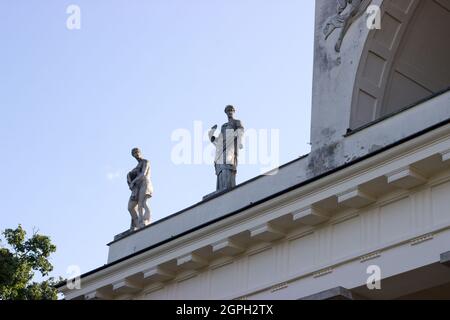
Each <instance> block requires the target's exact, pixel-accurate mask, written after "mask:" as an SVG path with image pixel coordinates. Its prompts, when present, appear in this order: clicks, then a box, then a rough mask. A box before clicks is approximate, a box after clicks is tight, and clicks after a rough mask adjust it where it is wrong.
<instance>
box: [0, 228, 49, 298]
mask: <svg viewBox="0 0 450 320" xmlns="http://www.w3.org/2000/svg"><path fill="white" fill-rule="evenodd" d="M2 235H3V236H4V239H5V241H6V243H7V246H4V245H3V244H2V243H1V242H0V300H56V299H57V290H56V289H55V287H54V286H55V285H56V283H57V282H56V281H55V280H54V279H53V278H48V279H47V280H45V281H42V282H39V283H38V282H34V281H33V278H34V275H35V272H36V271H37V272H39V273H40V274H41V275H42V277H47V276H48V274H49V273H50V272H51V271H52V270H53V266H52V264H51V263H50V262H49V260H48V258H49V257H50V255H51V254H52V253H53V252H55V251H56V246H55V245H53V244H52V243H51V241H50V238H49V237H47V236H44V235H40V234H37V233H35V234H33V236H32V237H31V238H28V239H27V238H26V235H27V234H26V232H25V230H24V229H23V228H22V226H21V225H19V226H18V227H17V229H6V230H5V231H3V232H2Z"/></svg>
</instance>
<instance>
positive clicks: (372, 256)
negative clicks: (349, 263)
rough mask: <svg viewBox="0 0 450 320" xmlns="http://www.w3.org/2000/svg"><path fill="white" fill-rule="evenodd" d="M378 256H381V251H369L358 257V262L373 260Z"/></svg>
mask: <svg viewBox="0 0 450 320" xmlns="http://www.w3.org/2000/svg"><path fill="white" fill-rule="evenodd" d="M379 257H381V251H377V252H373V253H369V254H367V255H364V256H362V257H361V258H360V262H361V263H364V262H366V261H369V260H374V259H377V258H379Z"/></svg>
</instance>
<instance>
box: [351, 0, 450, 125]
mask: <svg viewBox="0 0 450 320" xmlns="http://www.w3.org/2000/svg"><path fill="white" fill-rule="evenodd" d="M448 39H450V0H427V1H421V0H385V1H384V2H383V5H382V27H381V29H380V30H374V31H372V32H371V33H370V34H369V36H368V39H367V42H366V45H365V49H364V51H363V54H362V56H361V60H360V64H359V67H358V72H357V75H356V82H355V88H354V91H353V99H352V111H351V119H350V128H351V129H354V128H358V127H360V126H362V125H364V124H367V123H369V122H371V121H374V120H376V119H378V118H380V117H383V116H386V115H389V114H391V113H393V112H396V111H399V110H401V109H404V108H406V107H408V106H410V105H413V104H414V103H417V102H418V101H420V100H422V99H424V98H426V97H428V96H430V95H433V94H434V93H437V92H439V91H441V90H443V89H445V88H448V87H449V86H450V63H449V62H448V57H450V42H449V41H448Z"/></svg>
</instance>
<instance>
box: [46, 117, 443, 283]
mask: <svg viewBox="0 0 450 320" xmlns="http://www.w3.org/2000/svg"><path fill="white" fill-rule="evenodd" d="M448 124H450V118H447V119H446V120H444V121H441V122H439V123H437V124H435V125H432V126H430V127H428V128H426V129H424V130H421V131H418V132H416V133H414V134H412V135H409V136H407V137H405V138H403V139H400V140H398V141H396V142H394V143H392V144H389V145H387V146H384V147H382V148H380V149H378V150H376V151H374V152H371V153H368V154H366V155H364V156H362V157H359V158H358V159H355V160H352V161H350V162H347V163H345V164H343V165H341V166H338V167H336V168H334V169H331V170H329V171H327V172H324V173H322V174H319V175H317V176H314V177H312V178H310V179H307V180H305V181H303V182H301V183H298V184H296V185H294V186H291V187H289V188H286V189H284V190H282V191H279V192H277V193H275V194H272V195H270V196H268V197H266V198H263V199H261V200H258V201H256V202H253V203H250V204H249V205H247V206H245V207H242V208H240V209H238V210H235V211H233V212H230V213H228V214H226V215H223V216H221V217H219V218H217V219H214V220H211V221H208V222H207V223H204V224H202V225H199V226H197V227H195V228H192V229H189V230H187V231H185V232H182V233H180V234H178V235H175V236H172V237H171V238H168V239H166V240H163V241H160V242H158V243H156V244H154V245H151V246H149V247H147V248H144V249H142V250H140V251H137V252H135V253H132V254H130V255H128V256H125V257H123V258H120V259H118V260H116V261H113V262H111V263H109V264H105V265H103V266H102V267H99V268H96V269H94V270H91V271H89V272H87V273H84V274H83V275H81V276H80V278H85V277H88V276H90V275H92V274H95V273H97V272H99V271H102V270H105V269H107V268H109V267H111V266H113V265H116V264H119V263H121V262H123V261H126V260H128V259H130V258H132V257H135V256H138V255H140V254H142V253H144V252H147V251H149V250H151V249H154V248H156V247H159V246H161V245H163V244H166V243H168V242H170V241H172V240H174V239H177V238H180V237H183V236H185V235H187V234H189V233H192V232H195V231H197V230H199V229H202V228H204V227H206V226H208V225H211V224H213V223H216V222H218V221H221V220H223V219H226V218H229V217H231V216H234V215H236V214H239V213H240V212H243V211H245V210H248V209H250V208H252V207H255V206H257V205H260V204H261V203H264V202H266V201H269V200H271V199H274V198H276V197H279V196H281V195H283V194H285V193H288V192H290V191H293V190H295V189H298V188H301V187H303V186H305V185H308V184H310V183H312V182H314V181H317V180H320V179H322V178H324V177H326V176H329V175H332V174H333V173H336V172H338V171H341V170H344V169H345V168H348V167H351V166H353V165H355V164H357V163H359V162H362V161H364V160H367V159H369V158H372V157H374V156H376V155H378V154H380V153H383V152H385V151H387V150H389V149H392V148H394V147H396V146H399V145H401V144H403V143H405V142H408V141H410V140H413V139H415V138H417V137H420V136H422V135H424V134H426V133H428V132H431V131H433V130H435V129H438V128H440V127H443V126H445V125H448ZM298 160H299V159H296V160H294V161H291V162H289V163H287V164H285V165H284V166H286V165H288V164H290V163H293V162H295V161H298ZM257 178H258V177H257ZM257 178H255V179H257ZM253 180H254V179H253ZM250 181H251V180H249V181H247V182H246V183H248V182H250ZM219 196H220V195H219ZM210 200H211V199H208V201H210ZM197 205H199V204H197ZM197 205H194V206H193V207H195V206H197ZM191 208H192V207H191ZM188 209H189V208H188ZM188 209H185V210H183V211H180V212H178V213H176V214H174V215H171V216H169V217H167V218H165V219H164V220H167V219H169V218H171V217H173V216H175V215H178V214H180V213H182V212H184V211H186V210H188ZM164 220H163V221H164ZM64 284H65V282H61V283H59V284H58V285H56V286H55V287H56V288H60V287H62V286H63V285H64Z"/></svg>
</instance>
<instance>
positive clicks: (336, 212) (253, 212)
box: [59, 0, 450, 300]
mask: <svg viewBox="0 0 450 320" xmlns="http://www.w3.org/2000/svg"><path fill="white" fill-rule="evenodd" d="M338 2H339V3H340V8H341V9H339V10H336V7H337V5H336V2H335V1H330V0H316V22H315V24H316V25H315V43H314V50H315V51H314V77H313V103H312V121H311V139H312V149H311V152H310V154H308V155H306V156H304V157H301V158H298V159H295V160H293V161H292V162H290V163H287V164H285V165H283V166H282V167H281V168H280V169H279V171H278V173H277V174H275V175H263V176H260V177H256V178H254V179H252V180H250V181H247V182H245V183H243V184H241V185H238V186H237V187H236V188H234V189H232V190H231V191H229V192H226V193H222V194H218V195H217V196H215V197H212V198H208V199H207V200H205V201H203V202H200V203H197V204H195V205H193V206H192V207H190V208H187V209H185V210H183V211H181V212H178V213H175V214H173V215H171V216H169V217H167V218H165V219H162V220H160V221H157V222H155V223H153V224H151V225H149V226H147V227H146V228H144V229H141V230H139V231H137V232H133V233H130V234H125V235H121V236H117V237H116V239H115V240H114V241H113V242H111V243H110V244H109V256H108V261H107V264H106V265H105V266H102V267H100V268H98V269H96V270H93V271H91V272H88V273H86V274H84V275H82V277H81V289H75V290H70V289H68V288H67V287H66V286H61V287H60V288H59V290H60V291H61V292H62V293H63V294H64V296H65V298H66V299H242V300H244V299H245V300H253V299H423V298H430V299H433V298H436V299H437V298H440V299H450V121H449V120H450V90H449V89H450V62H449V60H448V57H450V41H448V39H450V0H384V1H383V0H372V1H367V0H366V1H355V0H354V1H353V2H352V3H348V1H338ZM343 4H346V5H343ZM376 8H379V12H376V10H375V9H376ZM373 10H375V11H373ZM374 12H375V13H374ZM377 14H379V18H380V25H377V23H376V22H377V20H376V19H377V17H376V15H377ZM372 18H374V19H375V20H374V21H369V19H372ZM372 22H374V23H372ZM369 26H372V27H370V28H369ZM373 27H376V28H373ZM337 43H340V45H339V46H336V44H337ZM368 283H369V285H368ZM370 284H371V285H370Z"/></svg>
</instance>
